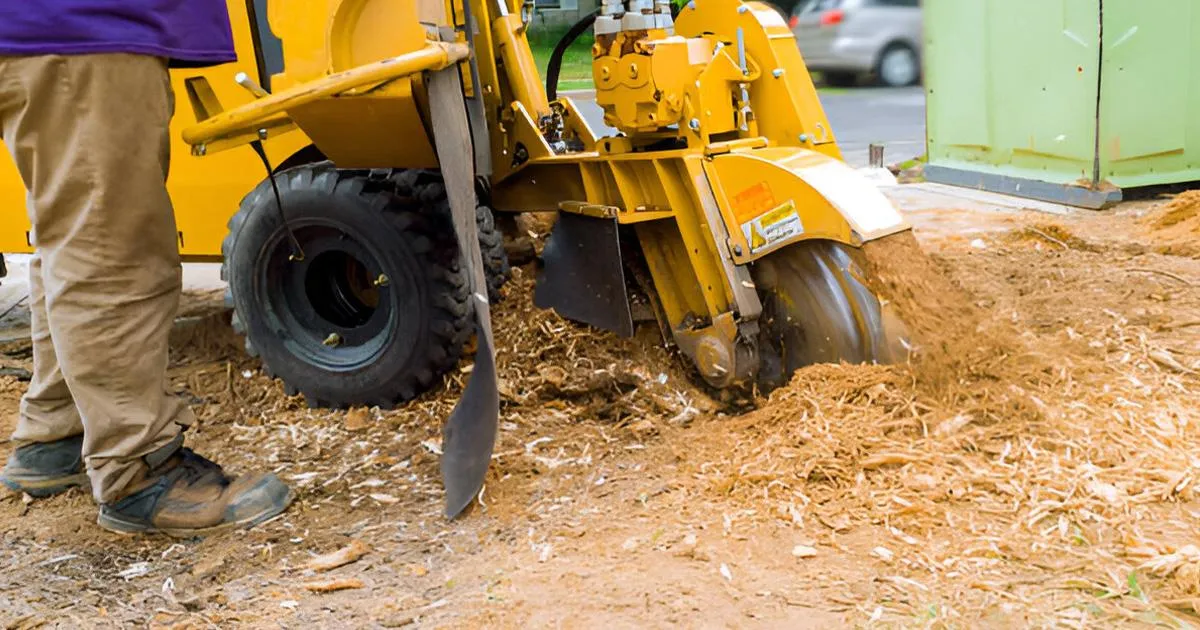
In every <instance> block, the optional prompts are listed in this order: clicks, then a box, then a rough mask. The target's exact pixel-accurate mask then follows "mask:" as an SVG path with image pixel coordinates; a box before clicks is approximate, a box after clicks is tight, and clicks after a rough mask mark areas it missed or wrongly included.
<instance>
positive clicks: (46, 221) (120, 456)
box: [4, 55, 192, 502]
mask: <svg viewBox="0 0 1200 630" xmlns="http://www.w3.org/2000/svg"><path fill="white" fill-rule="evenodd" d="M5 64H6V68H5V73H6V75H7V76H8V77H9V80H10V81H11V80H14V79H15V80H16V81H17V82H18V84H19V88H20V89H21V90H23V96H24V99H23V102H22V103H21V106H20V107H19V108H17V109H15V110H13V111H9V112H8V113H7V114H6V115H5V117H4V139H5V142H6V144H8V146H9V148H10V150H11V151H12V152H13V155H14V157H15V158H16V162H17V166H18V169H19V170H20V171H21V173H22V176H23V178H24V179H25V183H26V185H27V187H28V188H29V189H30V190H31V191H32V194H31V200H30V205H31V215H32V217H31V218H32V222H33V235H34V241H35V243H34V244H35V246H36V247H37V249H38V252H39V255H40V256H41V265H42V281H43V285H44V290H45V309H46V314H47V322H48V324H49V331H50V337H51V339H52V340H53V352H49V351H47V352H44V353H42V355H41V356H42V358H43V359H45V358H48V357H51V356H56V357H57V359H58V363H59V364H60V366H61V373H62V374H63V376H64V377H65V382H66V385H67V386H68V387H69V390H70V393H71V394H73V398H74V401H75V405H76V406H77V407H78V410H79V413H80V416H81V420H82V424H83V427H84V433H85V438H84V445H83V452H84V456H85V458H86V461H87V467H88V474H89V476H90V477H91V481H92V486H93V493H94V494H95V496H96V499H97V500H99V501H101V502H105V501H111V500H114V499H116V498H118V497H120V496H122V495H123V494H125V493H126V490H127V488H128V487H129V486H130V485H131V484H132V483H134V482H136V481H138V480H140V479H142V478H143V477H144V476H145V474H146V471H147V468H148V467H147V464H146V463H145V461H144V460H143V457H144V456H146V455H147V454H149V453H151V452H153V451H155V450H157V449H159V448H160V447H163V446H165V445H167V444H169V443H171V442H172V440H174V439H175V438H176V437H177V436H178V435H179V432H180V430H181V426H184V425H187V424H190V423H191V418H192V417H191V414H190V412H189V411H188V409H187V408H186V407H185V406H184V405H183V404H182V402H181V401H180V400H179V399H178V398H177V397H175V396H173V395H170V394H169V393H167V392H166V391H165V380H164V379H165V375H166V366H167V335H168V332H169V330H170V326H171V322H172V320H173V319H174V316H175V311H176V308H177V306H178V302H179V290H180V262H179V252H178V248H177V246H176V231H175V221H174V215H173V212H172V209H171V202H170V199H169V198H168V197H167V193H166V188H165V186H164V182H165V179H166V174H167V165H168V159H169V142H170V141H169V135H168V130H167V123H168V121H169V120H170V117H171V114H172V102H171V101H172V99H171V93H170V83H169V79H168V74H167V69H166V65H165V63H164V62H163V61H162V60H160V59H156V58H153V57H145V56H136V55H86V56H66V57H55V56H45V57H27V58H8V59H7V60H6V61H5ZM46 376H47V378H46V380H44V381H42V382H41V383H39V385H41V386H42V387H43V388H44V390H49V391H34V392H32V394H31V398H30V399H29V402H30V405H27V407H29V408H30V409H39V408H40V407H41V406H44V405H42V403H43V402H45V401H44V400H43V398H44V397H49V398H51V399H52V398H53V397H54V394H55V393H57V392H56V391H55V388H56V387H57V386H56V385H55V384H54V383H53V375H52V374H48V375H46ZM49 406H50V407H53V403H50V405H49ZM35 425H36V426H35ZM56 426H57V425H56ZM26 428H28V429H29V430H30V431H33V432H34V434H35V435H36V434H37V430H39V429H40V430H43V431H48V429H46V428H45V427H41V425H40V423H38V422H37V418H36V417H35V416H34V414H33V413H31V414H30V415H29V416H28V421H25V420H23V423H22V429H26ZM64 430H65V429H64ZM46 435H49V433H46Z"/></svg>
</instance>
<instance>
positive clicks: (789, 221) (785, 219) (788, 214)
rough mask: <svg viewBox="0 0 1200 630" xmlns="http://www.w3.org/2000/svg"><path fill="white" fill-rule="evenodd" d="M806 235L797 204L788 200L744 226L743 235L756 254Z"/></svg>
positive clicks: (751, 250)
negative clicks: (784, 241)
mask: <svg viewBox="0 0 1200 630" xmlns="http://www.w3.org/2000/svg"><path fill="white" fill-rule="evenodd" d="M801 234H804V223H802V222H801V221H800V213H798V212H796V202H794V201H791V200H788V201H786V202H784V203H782V204H780V205H779V206H776V207H775V209H773V210H771V211H769V212H767V213H766V214H763V215H761V216H758V217H755V218H753V219H750V220H749V221H746V222H745V223H743V224H742V235H743V236H745V237H746V242H747V243H749V244H750V252H751V253H756V252H758V251H760V250H762V249H764V248H767V247H770V246H771V245H774V244H775V243H778V242H780V241H783V240H787V239H789V238H791V237H793V236H799V235H801Z"/></svg>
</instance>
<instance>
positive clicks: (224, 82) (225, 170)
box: [0, 0, 311, 260]
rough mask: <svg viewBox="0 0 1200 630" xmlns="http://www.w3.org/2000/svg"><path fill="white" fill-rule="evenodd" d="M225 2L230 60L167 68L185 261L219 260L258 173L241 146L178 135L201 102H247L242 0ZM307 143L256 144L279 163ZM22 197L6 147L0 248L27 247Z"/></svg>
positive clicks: (248, 66) (247, 42) (248, 41)
mask: <svg viewBox="0 0 1200 630" xmlns="http://www.w3.org/2000/svg"><path fill="white" fill-rule="evenodd" d="M228 4H229V11H230V18H231V23H232V25H233V36H234V44H235V45H236V47H237V52H238V61H237V62H236V63H232V64H226V65H222V66H217V67H214V68H205V69H178V70H172V71H171V85H172V87H173V88H174V90H175V97H176V108H175V117H174V118H173V119H172V121H171V137H172V140H173V141H172V143H171V175H170V178H169V180H168V181H167V189H168V190H169V191H170V193H171V200H172V202H173V203H174V206H175V221H176V223H177V225H178V230H179V249H180V252H181V253H182V254H183V255H184V257H185V259H187V260H219V259H220V256H221V241H222V240H224V238H225V235H226V234H227V233H228V229H227V228H226V223H228V221H229V217H230V216H232V215H233V213H234V212H236V211H237V208H238V204H239V203H240V202H241V200H242V198H243V197H244V196H245V195H246V194H247V193H249V192H250V191H251V190H253V189H254V187H255V186H256V185H258V183H259V182H261V181H262V180H263V177H264V176H265V175H266V173H265V172H264V170H263V167H262V163H261V162H259V160H258V157H257V156H256V155H254V152H253V151H252V150H251V149H250V148H249V147H245V146H240V147H237V148H234V149H233V150H230V151H225V152H222V153H220V154H219V155H214V156H211V157H207V158H203V159H202V158H199V157H194V156H193V155H192V154H191V147H189V146H188V145H187V144H186V143H184V142H182V141H181V139H180V138H181V134H182V133H183V130H184V129H185V128H187V127H189V126H191V125H194V124H196V123H197V122H198V120H199V119H200V115H198V114H197V106H199V107H205V106H206V105H205V103H207V108H209V109H208V111H212V109H211V108H212V107H213V106H214V103H215V102H216V101H219V102H220V103H223V104H225V105H226V106H229V107H236V106H240V105H242V104H245V103H249V102H251V101H252V100H253V99H254V97H253V96H252V95H251V94H250V93H249V92H247V91H246V90H245V89H243V88H241V87H240V86H238V85H237V83H235V82H234V76H235V75H237V74H238V73H239V72H245V73H247V74H248V75H249V76H252V77H254V76H257V75H258V69H257V66H256V65H255V58H256V56H255V50H254V41H253V37H252V35H251V31H250V19H249V16H248V15H247V11H246V3H245V2H243V1H240V0H230V2H229V3H228ZM309 144H311V142H310V141H309V139H308V138H306V137H305V136H304V134H301V133H294V134H290V135H287V136H282V137H279V138H272V139H270V140H268V141H267V142H265V143H264V146H265V148H266V150H267V153H268V155H269V156H270V158H271V161H272V163H273V164H280V163H282V162H284V161H285V160H287V159H288V158H289V157H291V156H293V155H295V154H296V153H297V152H298V151H300V150H301V149H303V148H304V147H306V146H308V145H309ZM25 197H26V193H25V184H24V182H23V181H21V177H20V174H19V173H17V169H16V166H15V165H14V164H13V163H12V160H11V159H9V158H8V151H7V150H4V149H0V252H5V253H28V252H32V251H33V246H32V243H31V240H32V237H31V235H30V224H29V218H28V215H27V213H26V211H25Z"/></svg>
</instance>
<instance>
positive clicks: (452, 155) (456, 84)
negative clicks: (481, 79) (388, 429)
mask: <svg viewBox="0 0 1200 630" xmlns="http://www.w3.org/2000/svg"><path fill="white" fill-rule="evenodd" d="M426 85H427V86H428V90H429V110H430V115H431V117H432V119H433V120H432V123H433V138H434V144H435V146H436V147H437V154H438V162H440V163H441V168H442V179H444V180H445V183H446V193H447V195H448V197H449V198H450V212H451V214H452V215H453V217H454V233H455V236H457V237H458V246H459V251H461V252H462V253H463V259H464V262H465V263H466V265H467V271H468V274H469V276H470V284H471V294H472V295H473V297H474V301H473V303H474V307H475V309H474V310H475V334H476V336H477V338H478V344H477V345H476V350H475V368H474V369H473V370H472V372H471V376H470V378H469V379H468V380H467V387H466V389H465V390H463V395H462V398H461V399H459V401H458V404H457V405H456V406H455V407H454V411H453V412H451V413H450V418H449V419H447V420H446V426H445V428H444V429H443V430H442V483H443V484H444V485H445V487H446V517H447V518H454V517H455V516H458V514H459V513H461V512H462V511H463V510H464V509H466V507H467V506H468V505H470V504H471V500H472V499H474V498H475V496H476V495H477V494H478V493H479V490H480V488H482V487H483V480H484V478H485V477H486V476H487V469H488V464H489V463H490V462H491V458H492V448H493V447H494V446H495V444H496V428H497V425H498V424H499V419H500V390H499V387H498V384H497V381H496V357H495V354H494V347H495V346H494V344H493V343H492V317H491V311H490V309H489V308H488V301H487V284H486V280H485V279H484V270H483V256H482V255H481V254H480V251H479V235H478V234H477V232H476V224H475V160H474V153H473V152H472V149H471V130H470V126H469V124H468V122H467V112H466V108H465V104H464V99H463V91H462V83H461V82H460V79H459V75H458V69H457V67H450V68H448V69H446V70H442V71H440V72H434V73H432V74H431V75H430V77H429V80H428V81H427V82H426Z"/></svg>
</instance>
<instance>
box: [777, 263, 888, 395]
mask: <svg viewBox="0 0 1200 630" xmlns="http://www.w3.org/2000/svg"><path fill="white" fill-rule="evenodd" d="M856 254H857V250H854V249H853V248H850V247H848V246H846V245H843V244H841V243H835V242H832V241H819V240H814V241H804V242H801V243H797V244H795V245H791V246H789V247H786V248H784V249H782V250H780V251H778V252H774V253H771V254H768V255H767V256H766V257H764V258H763V259H761V260H759V261H758V262H756V263H755V266H754V271H753V273H754V278H755V284H756V285H757V286H758V288H759V293H760V297H761V299H762V302H763V313H762V316H761V318H760V320H759V322H760V330H761V335H760V338H759V354H760V358H761V360H762V366H761V367H760V370H759V379H758V380H759V385H760V387H762V388H763V389H765V390H768V391H769V390H771V389H774V388H776V387H779V386H781V385H783V384H785V383H786V382H787V381H788V380H790V379H791V376H792V373H793V372H795V371H796V370H798V369H800V368H802V367H804V366H806V365H812V364H814V363H838V362H843V361H844V362H846V363H891V362H893V361H895V360H896V359H897V357H898V354H899V351H898V345H897V344H899V339H900V335H901V333H902V328H901V325H900V323H899V320H898V319H896V318H895V317H894V316H893V315H892V314H891V313H887V312H885V310H884V307H883V306H882V305H881V303H880V301H879V299H878V298H877V297H876V296H875V294H874V293H872V292H871V290H870V289H869V288H868V287H867V285H866V283H865V282H864V280H863V277H862V274H863V271H862V267H861V265H859V263H858V262H857V260H856V259H855V255H856Z"/></svg>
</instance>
